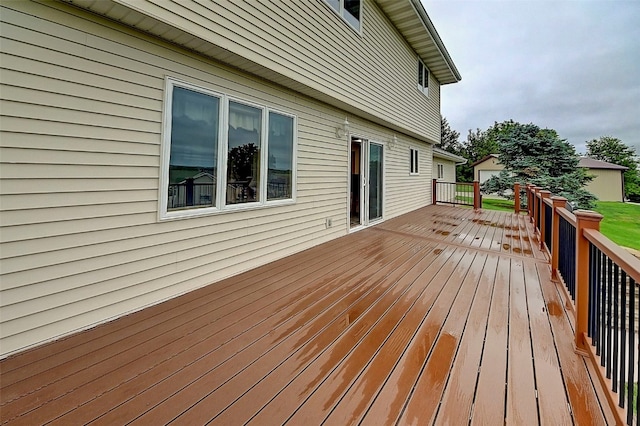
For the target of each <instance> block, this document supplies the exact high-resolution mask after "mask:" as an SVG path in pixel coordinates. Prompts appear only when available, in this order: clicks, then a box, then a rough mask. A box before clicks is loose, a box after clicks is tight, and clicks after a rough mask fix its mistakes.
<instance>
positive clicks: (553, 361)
mask: <svg viewBox="0 0 640 426" xmlns="http://www.w3.org/2000/svg"><path fill="white" fill-rule="evenodd" d="M524 268H525V271H524V273H525V275H524V278H525V285H526V289H527V305H528V308H529V321H530V325H531V343H532V347H533V362H534V365H535V375H536V388H537V391H538V407H539V412H540V424H542V425H550V426H553V425H568V424H571V421H572V420H571V413H570V412H569V401H568V400H567V394H566V392H565V390H564V384H563V382H562V374H561V371H560V361H559V359H558V352H557V349H556V345H555V342H554V340H553V333H552V330H551V325H550V323H549V315H551V316H556V315H562V314H563V312H564V310H563V308H562V306H558V305H556V304H554V303H548V304H545V300H544V298H543V297H542V289H541V287H540V277H539V275H538V272H537V269H536V265H535V264H534V263H531V262H528V263H526V264H525V265H524Z"/></svg>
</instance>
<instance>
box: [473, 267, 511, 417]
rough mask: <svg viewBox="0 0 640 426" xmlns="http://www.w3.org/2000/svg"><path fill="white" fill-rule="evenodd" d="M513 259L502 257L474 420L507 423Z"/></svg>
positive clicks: (497, 275) (494, 292)
mask: <svg viewBox="0 0 640 426" xmlns="http://www.w3.org/2000/svg"><path fill="white" fill-rule="evenodd" d="M510 263H511V260H510V259H508V258H504V257H502V258H500V260H499V261H498V267H497V271H496V282H497V283H503V285H496V286H495V287H494V290H493V295H492V300H491V307H490V309H489V320H488V323H487V331H486V334H485V343H484V348H483V353H482V359H481V361H480V371H479V374H478V384H477V387H478V391H477V392H476V400H475V403H474V407H473V411H472V413H471V416H472V417H471V421H472V424H479V425H492V424H503V423H504V419H505V393H506V382H507V380H506V376H507V342H508V338H509V335H508V318H509V280H510V276H509V272H510ZM488 389H491V391H487V390H488Z"/></svg>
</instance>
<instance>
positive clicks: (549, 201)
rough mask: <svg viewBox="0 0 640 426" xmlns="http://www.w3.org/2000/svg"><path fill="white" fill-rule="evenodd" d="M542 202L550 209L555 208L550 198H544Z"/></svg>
mask: <svg viewBox="0 0 640 426" xmlns="http://www.w3.org/2000/svg"><path fill="white" fill-rule="evenodd" d="M542 201H543V202H544V203H545V204H546V205H548V206H549V207H553V200H551V198H549V197H545V198H543V199H542Z"/></svg>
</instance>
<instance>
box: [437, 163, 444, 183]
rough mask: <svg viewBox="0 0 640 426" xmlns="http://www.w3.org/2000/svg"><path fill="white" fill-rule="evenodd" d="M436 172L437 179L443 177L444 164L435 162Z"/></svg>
mask: <svg viewBox="0 0 640 426" xmlns="http://www.w3.org/2000/svg"><path fill="white" fill-rule="evenodd" d="M440 171H442V173H440ZM436 173H437V176H438V179H444V164H442V163H436Z"/></svg>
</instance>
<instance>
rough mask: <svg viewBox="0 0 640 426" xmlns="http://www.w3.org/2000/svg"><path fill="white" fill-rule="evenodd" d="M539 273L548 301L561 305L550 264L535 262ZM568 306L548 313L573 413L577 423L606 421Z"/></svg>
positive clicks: (602, 422) (594, 423) (595, 423)
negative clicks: (560, 311)
mask: <svg viewBox="0 0 640 426" xmlns="http://www.w3.org/2000/svg"><path fill="white" fill-rule="evenodd" d="M536 267H537V270H538V275H539V276H540V278H541V283H542V293H543V295H544V298H545V300H546V301H547V303H548V304H556V305H557V306H562V305H561V299H560V297H559V295H558V290H557V289H556V288H555V286H556V283H554V282H552V281H551V271H550V270H549V267H548V265H544V264H536ZM566 315H567V313H566V310H565V312H564V313H563V314H562V315H551V316H550V317H549V319H550V322H551V328H552V330H553V334H554V337H555V341H556V345H557V349H558V357H559V359H560V368H561V369H562V372H563V377H564V382H565V389H566V391H567V395H568V399H569V402H570V404H571V410H572V416H573V420H574V422H575V424H577V425H605V424H607V423H606V418H605V414H603V411H602V407H601V406H600V404H599V402H598V399H597V396H596V392H595V390H594V388H593V386H590V385H589V384H590V378H589V373H588V371H587V368H586V366H585V364H584V362H585V360H584V359H583V358H582V357H581V356H580V355H578V354H577V353H576V352H575V350H574V343H573V330H572V329H571V327H570V324H569V322H568V320H567V318H566Z"/></svg>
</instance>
